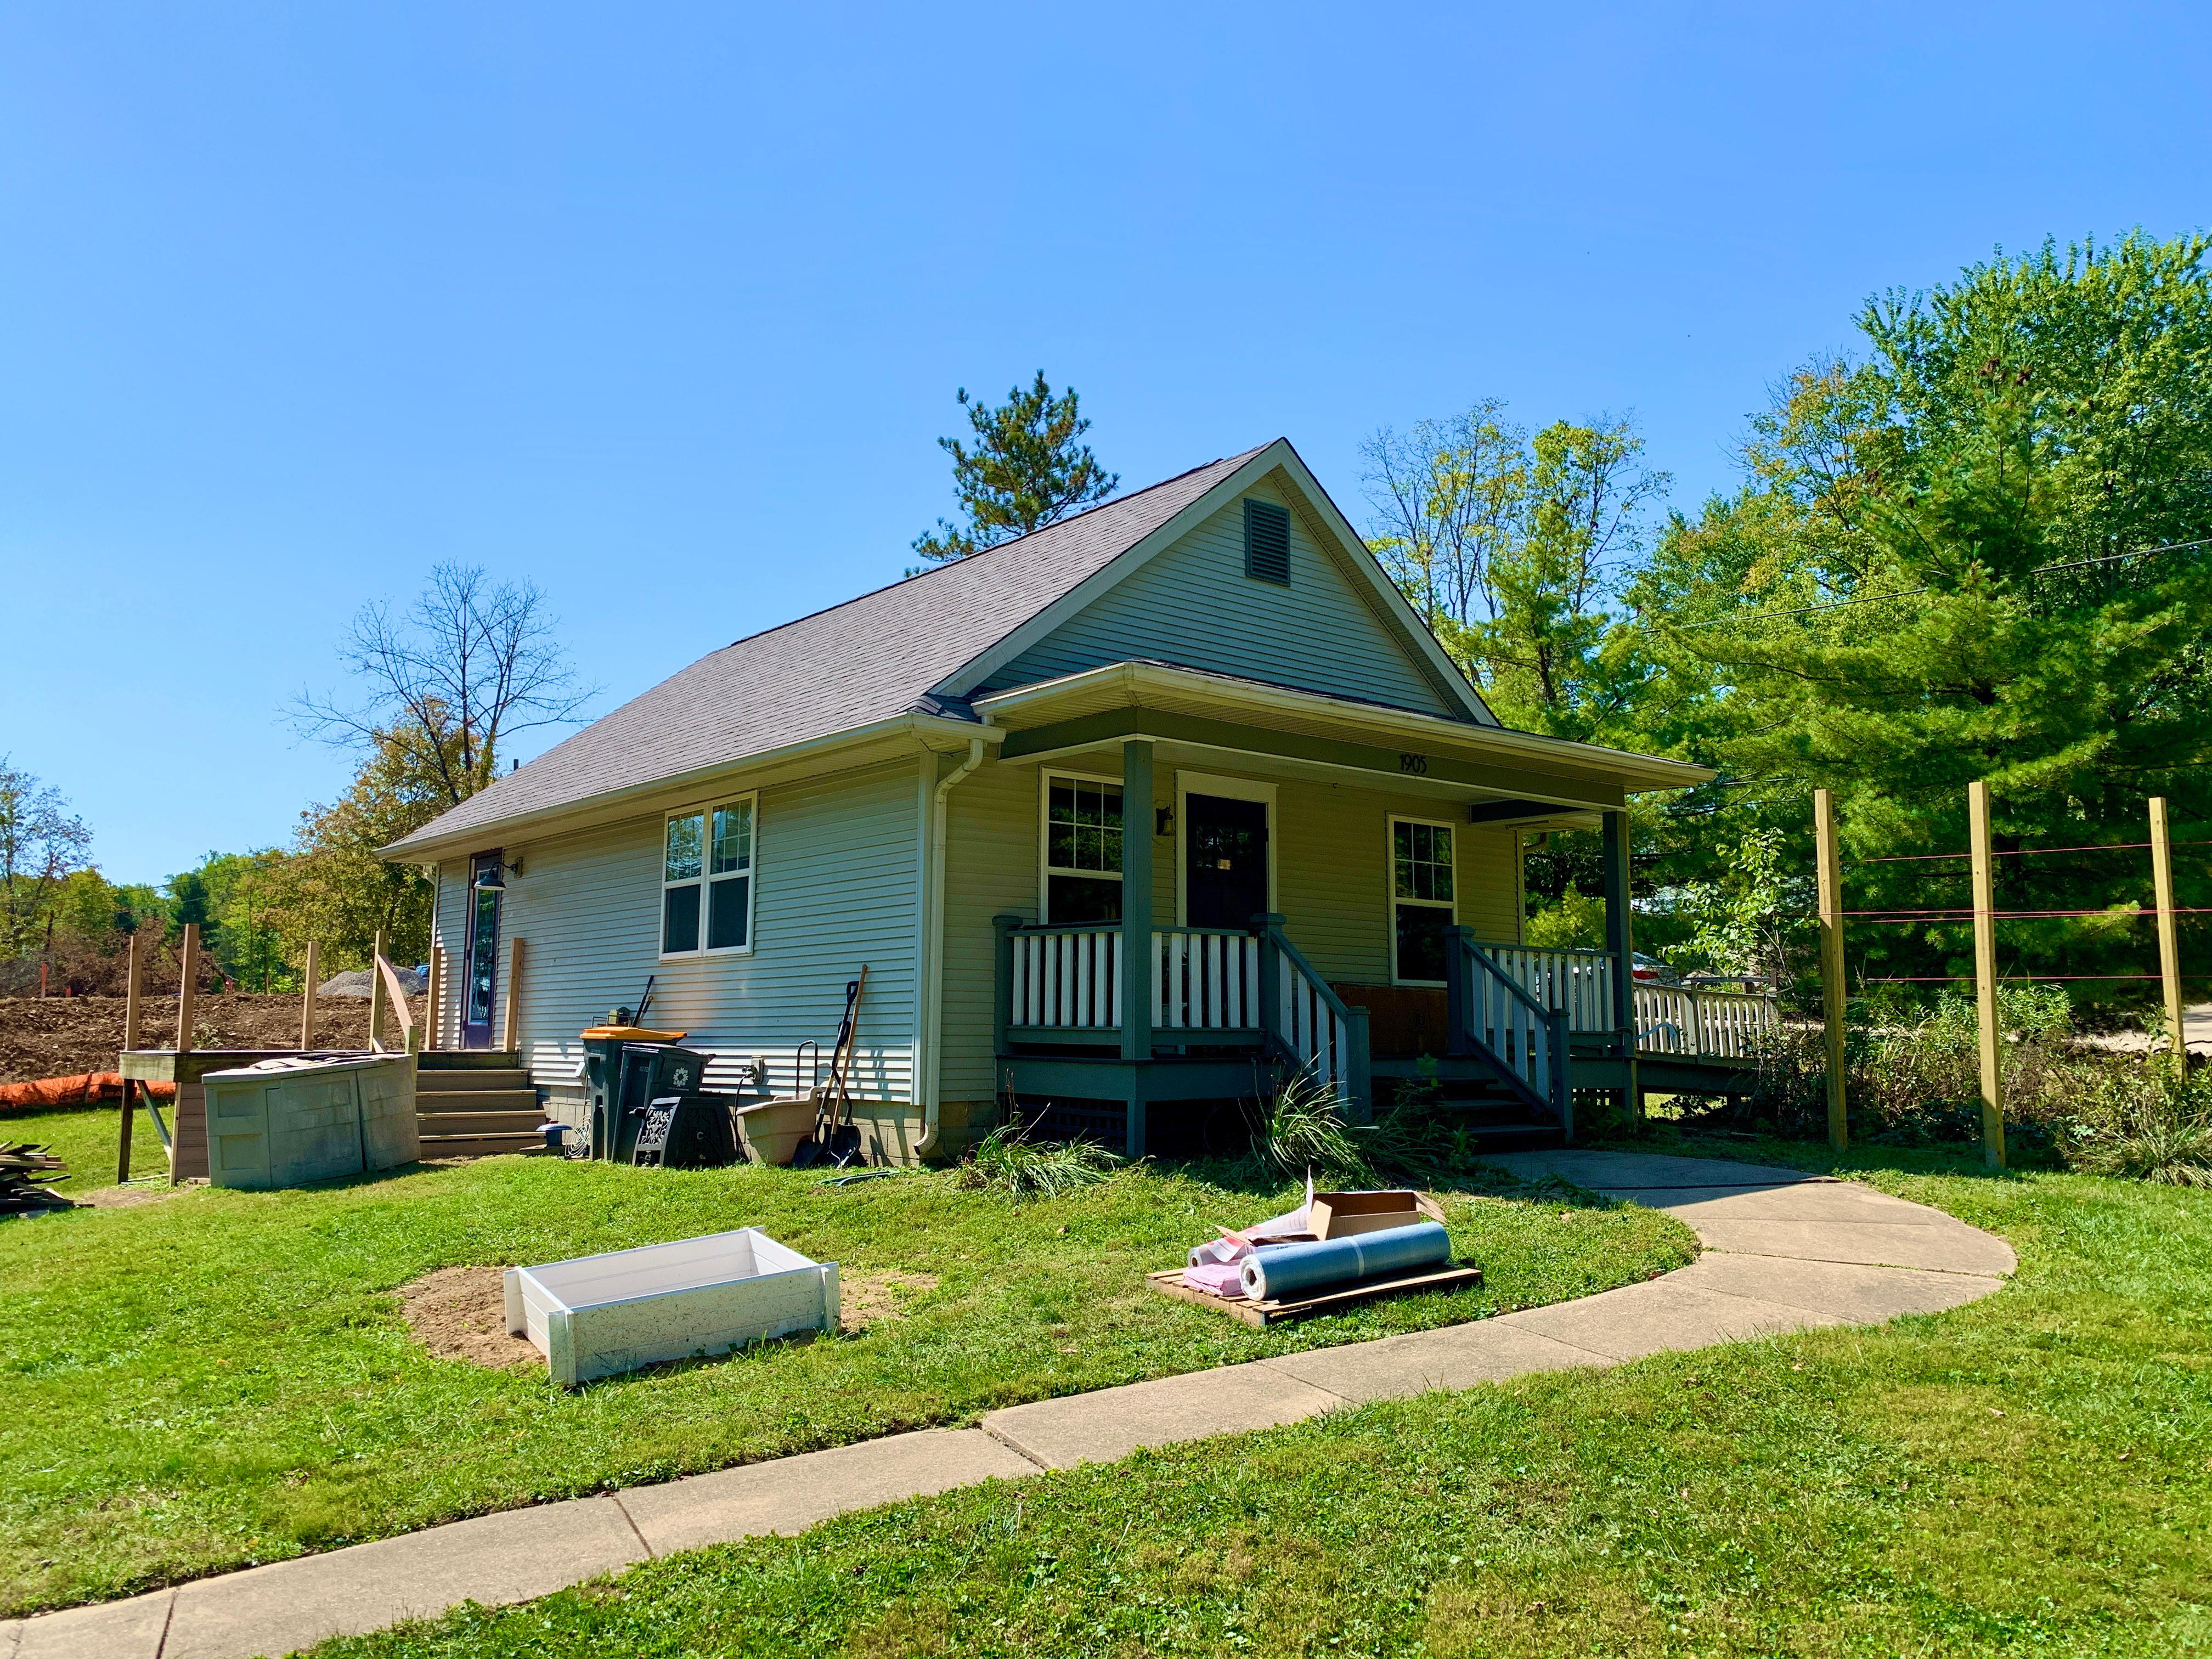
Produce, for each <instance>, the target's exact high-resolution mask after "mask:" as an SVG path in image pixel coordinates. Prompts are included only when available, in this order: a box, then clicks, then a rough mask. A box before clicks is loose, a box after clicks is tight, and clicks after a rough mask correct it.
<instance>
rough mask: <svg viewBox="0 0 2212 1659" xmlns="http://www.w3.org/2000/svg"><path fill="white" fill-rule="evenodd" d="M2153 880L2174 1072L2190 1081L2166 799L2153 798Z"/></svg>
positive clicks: (2160, 797)
mask: <svg viewBox="0 0 2212 1659" xmlns="http://www.w3.org/2000/svg"><path fill="white" fill-rule="evenodd" d="M2150 879H2151V887H2152V890H2153V891H2154V893H2155V895H2156V896H2157V899H2158V977H2159V981H2160V988H2161V989H2162V990H2163V991H2164V992H2165V993H2166V1032H2167V1035H2168V1036H2169V1038H2170V1039H2171V1040H2172V1043H2173V1065H2174V1070H2175V1071H2176V1072H2177V1073H2179V1074H2180V1079H2181V1081H2183V1082H2184V1083H2186V1082H2187V1081H2189V1042H2188V1028H2187V1027H2186V1026H2185V1024H2183V1018H2184V1016H2183V1013H2182V1008H2181V940H2180V938H2179V935H2178V934H2177V933H2175V932H2174V926H2173V832H2172V829H2171V828H2170V827H2169V826H2168V825H2167V823H2166V797H2165V796H2163V795H2153V796H2152V797H2151V798H2150Z"/></svg>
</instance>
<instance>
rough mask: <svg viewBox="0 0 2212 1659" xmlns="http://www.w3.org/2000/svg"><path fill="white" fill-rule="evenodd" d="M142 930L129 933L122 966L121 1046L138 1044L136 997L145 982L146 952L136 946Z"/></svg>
mask: <svg viewBox="0 0 2212 1659" xmlns="http://www.w3.org/2000/svg"><path fill="white" fill-rule="evenodd" d="M143 937H144V933H143V929H142V930H141V931H139V932H137V933H132V934H131V955H130V957H129V959H128V960H127V961H126V962H125V963H124V967H123V1047H124V1049H125V1052H126V1053H127V1052H128V1051H129V1050H131V1049H132V1048H137V1046H138V998H139V994H140V992H141V991H142V990H143V989H144V987H145V982H146V953H145V952H144V951H141V950H140V949H139V948H138V941H139V939H142V938H143Z"/></svg>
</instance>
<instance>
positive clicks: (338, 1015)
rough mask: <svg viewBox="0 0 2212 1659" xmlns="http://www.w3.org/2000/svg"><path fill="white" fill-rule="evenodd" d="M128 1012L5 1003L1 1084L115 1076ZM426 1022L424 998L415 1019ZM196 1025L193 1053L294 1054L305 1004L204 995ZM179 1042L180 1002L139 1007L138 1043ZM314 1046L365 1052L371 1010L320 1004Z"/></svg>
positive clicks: (75, 1002)
mask: <svg viewBox="0 0 2212 1659" xmlns="http://www.w3.org/2000/svg"><path fill="white" fill-rule="evenodd" d="M123 1008H124V1000H123V999H122V998H121V997H0V1083H24V1082H27V1081H29V1080H30V1079H33V1078H42V1077H67V1076H70V1074H72V1073H78V1072H112V1071H113V1070H114V1069H115V1056H116V1055H117V1054H118V1053H120V1052H121V1050H122V1048H123ZM415 1017H416V1018H417V1019H420V1018H422V999H421V998H419V997H418V998H416V1000H415ZM192 1023H193V1024H195V1025H196V1026H197V1027H198V1028H199V1029H198V1030H197V1031H196V1032H195V1033H194V1034H193V1040H192V1047H194V1048H296V1047H298V1046H299V1042H300V999H299V997H298V996H297V995H296V994H289V993H288V994H282V995H270V996H260V995H256V994H253V993H252V992H247V991H224V992H216V993H203V994H201V996H200V999H199V1003H198V1006H197V1009H196V1011H195V1012H194V1014H193V1019H192ZM395 1024H396V1022H395ZM176 1037H177V1003H176V999H175V997H174V996H173V995H170V996H165V997H158V998H155V997H149V998H148V999H146V1000H145V1001H144V1002H143V1004H142V1005H141V1006H140V1013H139V1026H138V1042H139V1045H140V1046H141V1047H142V1048H172V1047H173V1046H174V1045H175V1042H176ZM315 1042H316V1044H317V1045H318V1046H319V1047H321V1048H367V1047H368V1003H367V1002H366V1001H364V1000H360V999H357V998H351V997H323V998H321V999H319V1000H318V1003H317V1006H316V1009H315Z"/></svg>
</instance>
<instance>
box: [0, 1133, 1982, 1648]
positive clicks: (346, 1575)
mask: <svg viewBox="0 0 2212 1659" xmlns="http://www.w3.org/2000/svg"><path fill="white" fill-rule="evenodd" d="M1495 1161H1496V1162H1498V1163H1499V1164H1504V1165H1505V1166H1506V1167H1507V1168H1508V1169H1510V1170H1513V1171H1514V1172H1515V1173H1516V1174H1518V1175H1522V1176H1528V1177H1535V1176H1542V1175H1546V1174H1556V1175H1559V1176H1564V1177H1565V1178H1566V1179H1567V1180H1569V1181H1571V1182H1574V1183H1575V1184H1576V1185H1577V1186H1580V1187H1584V1188H1594V1189H1595V1190H1596V1191H1598V1192H1601V1193H1603V1194H1607V1195H1608V1196H1611V1197H1614V1198H1620V1199H1626V1200H1633V1201H1635V1202H1637V1203H1639V1204H1646V1205H1650V1206H1652V1207H1654V1208H1656V1209H1662V1210H1666V1211H1668V1212H1671V1213H1673V1214H1674V1215H1677V1216H1680V1218H1682V1219H1683V1220H1684V1221H1686V1222H1687V1223H1688V1224H1689V1225H1691V1227H1692V1228H1693V1229H1695V1230H1696V1231H1697V1234H1698V1237H1699V1239H1700V1240H1702V1241H1703V1243H1704V1244H1705V1254H1704V1255H1701V1256H1700V1257H1699V1259H1698V1261H1696V1262H1695V1263H1693V1264H1692V1265H1691V1266H1690V1267H1684V1268H1682V1269H1681V1270H1680V1271H1679V1272H1676V1273H1668V1274H1667V1275H1666V1276H1665V1277H1664V1278H1662V1279H1653V1280H1650V1282H1648V1283H1646V1284H1642V1285H1629V1286H1627V1287H1626V1288H1625V1289H1622V1290H1617V1291H1606V1292H1604V1293H1603V1294H1602V1295H1599V1296H1593V1297H1585V1298H1583V1300H1581V1301H1578V1302H1565V1303H1559V1304H1553V1306H1550V1307H1545V1308H1534V1309H1531V1310H1528V1311H1527V1312H1525V1313H1516V1314H1507V1315H1504V1316H1501V1317H1498V1318H1496V1319H1486V1320H1481V1321H1479V1322H1475V1323H1474V1324H1468V1325H1455V1326H1452V1327H1449V1328H1447V1329H1443V1330H1435V1331H1422V1332H1419V1333H1417V1334H1412V1335H1407V1336H1391V1337H1384V1338H1383V1339H1382V1340H1379V1341H1375V1342H1359V1343H1353V1344H1351V1345H1349V1346H1344V1347H1339V1348H1324V1349H1321V1350H1318V1351H1316V1352H1310V1353H1300V1354H1289V1355H1285V1356H1284V1357H1283V1358H1277V1359H1261V1360H1255V1361H1253V1362H1251V1363H1249V1364H1243V1365H1229V1366H1225V1367H1223V1368H1221V1369H1219V1370H1211V1371H1200V1372H1194V1373H1193V1374H1191V1375H1188V1376H1171V1377H1164V1378H1162V1379H1160V1380H1159V1381H1158V1382H1152V1383H1132V1384H1130V1385H1129V1386H1127V1387H1126V1388H1119V1389H1102V1390H1100V1391H1098V1392H1097V1393H1094V1394H1086V1395H1069V1396H1066V1397H1065V1398H1062V1399H1058V1400H1040V1401H1036V1402H1034V1403H1032V1404H1030V1405H1026V1406H1013V1407H1008V1408H1007V1409H1006V1410H1005V1411H998V1412H993V1413H989V1414H988V1415H987V1416H986V1417H985V1418H984V1419H983V1421H982V1425H981V1427H980V1428H974V1429H959V1430H944V1429H933V1430H927V1431H923V1432H921V1433H918V1434H902V1435H894V1436H892V1437H890V1438H887V1439H883V1440H872V1441H866V1442H863V1443H860V1444H857V1445H852V1446H843V1447H839V1448H837V1449H835V1450H831V1451H821V1452H809V1453H806V1454H805V1455H802V1456H798V1457H787V1458H782V1459H779V1460H778V1461H776V1462H770V1463H757V1464H753V1465H751V1466H750V1467H747V1468H736V1469H728V1470H725V1471H723V1472H721V1473H720V1474H702V1475H694V1476H692V1477H690V1478H689V1479H686V1480H671V1481H670V1482H668V1483H666V1484H665V1485H663V1486H638V1487H633V1488H631V1489H629V1490H628V1491H625V1492H617V1493H615V1494H612V1495H611V1496H607V1497H603V1498H579V1499H576V1500H574V1501H573V1502H570V1503H564V1504H544V1505H543V1506H541V1507H538V1508H536V1509H526V1510H507V1511H506V1512H504V1513H502V1514H498V1515H487V1516H480V1517H478V1518H477V1519H476V1520H473V1521H459V1522H453V1524H451V1525H449V1526H442V1527H434V1528H429V1529H428V1530H426V1531H423V1532H419V1533H411V1534H406V1535H405V1536H403V1537H398V1538H389V1539H386V1540H383V1541H380V1542H378V1543H374V1544H359V1545H356V1546H354V1547H351V1548H349V1549H343V1550H333V1551H331V1552H330V1553H327V1554H324V1555H309V1556H302V1557H300V1558H298V1559H294V1560H290V1561H279V1562H276V1563H273V1564H271V1565H268V1566H265V1567H252V1568H249V1569H248V1570H246V1571H243V1572H233V1573H226V1574H224V1575H223V1576H222V1577H216V1578H203V1579H199V1580H197V1581H195V1582H194V1583H188V1584H184V1585H180V1586H179V1587H178V1588H176V1589H165V1590H157V1591H155V1592H154V1593H153V1594H151V1595H140V1596H135V1597H133V1598H132V1599H131V1600H130V1601H112V1602H106V1603H102V1604H100V1605H99V1606H95V1607H76V1608H72V1609H70V1611H68V1612H65V1613H49V1614H46V1615H45V1616H43V1617H40V1618H37V1619H30V1620H16V1621H13V1622H11V1623H9V1624H7V1625H5V1626H0V1659H34V1656H35V1659H48V1656H59V1655H69V1656H98V1659H249V1656H254V1655H280V1654H285V1653H289V1652H291V1651H292V1650H295V1649H298V1648H303V1647H307V1646H309V1645H311V1644H313V1643H316V1642H319V1641H320V1640H322V1639H323V1638H325V1637H328V1636H336V1635H340V1634H352V1633H356V1632H363V1631H371V1630H378V1629H380V1628H382V1627H383V1626H386V1625H390V1624H394V1623H397V1622H398V1620H402V1619H405V1618H410V1617H426V1616H430V1615H434V1614H436V1613H442V1612H443V1611H445V1610H446V1609H447V1608H448V1607H453V1606H454V1605H456V1604H457V1603H459V1602H461V1601H479V1602H483V1603H486V1604H498V1603H504V1602H512V1601H527V1600H529V1599H530V1598H532V1597H533V1596H538V1595H548V1594H550V1593H551V1592H552V1591H554V1590H556V1589H562V1588H563V1587H564V1586H566V1585H569V1584H574V1583H579V1582H580V1581H582V1580H584V1579H586V1578H592V1577H597V1576H599V1575H600V1574H602V1573H611V1572H617V1571H621V1570H622V1569H623V1568H624V1567H627V1566H629V1565H632V1564H634V1563H635V1562H639V1561H643V1560H647V1559H650V1558H652V1557H654V1556H659V1555H665V1554H667V1553H670V1552H671V1551H674V1550H684V1549H696V1548H697V1547H700V1546H701V1545H704V1544H714V1543H721V1542H726V1541H729V1540H732V1539H738V1538H750V1537H755V1536H758V1535H760V1534H764V1533H785V1534H789V1533H796V1532H799V1531H801V1530H803V1529H805V1528H807V1527H810V1526H812V1525H813V1524H815V1523H816V1522H819V1521H825V1520H828V1519H829V1517H830V1516H835V1515H842V1514H843V1513H845V1512H846V1511H848V1510H862V1509H872V1508H873V1507H875V1506H876V1505H878V1504H889V1503H894V1502H896V1501H897V1500H899V1499H901V1498H917V1497H925V1496H927V1495H928V1494H930V1493H933V1492H944V1491H946V1490H948V1489H950V1488H951V1487H954V1486H968V1485H971V1484H973V1483H975V1482H977V1481H981V1480H989V1479H991V1478H993V1477H994V1476H995V1477H997V1478H999V1479H1000V1480H1019V1479H1021V1478H1023V1477H1024V1476H1027V1475H1031V1474H1036V1472H1037V1471H1038V1470H1040V1469H1059V1468H1071V1467H1073V1465H1075V1464H1078V1463H1091V1462H1108V1461H1110V1460H1112V1459H1115V1458H1119V1457H1124V1456H1127V1455H1128V1454H1129V1453H1131V1452H1133V1451H1134V1450H1135V1449H1137V1448H1138V1447H1139V1446H1158V1445H1164V1444H1166V1443H1170V1442H1174V1441H1178V1440H1193V1439H1199V1438H1202V1437H1205V1436H1207V1435H1216V1434H1235V1433H1239V1432H1242V1431H1246V1430H1249V1429H1262V1428H1270V1427H1273V1426H1274V1425H1278V1424H1282V1423H1294V1422H1297V1420H1298V1419H1301V1418H1306V1417H1312V1416H1315V1415H1316V1414H1318V1413H1322V1412H1326V1411H1333V1410H1335V1409H1337V1408H1339V1407H1344V1406H1347V1405H1357V1404H1360V1403H1362V1402H1364V1401H1370V1400H1386V1399H1395V1398H1400V1397H1402V1396H1405V1395H1415V1394H1420V1393H1423V1392H1425V1391H1426V1390H1428V1389H1465V1388H1471V1387H1473V1386H1474V1385H1475V1384H1476V1383H1494V1382H1498V1381H1499V1380H1501V1379H1503V1378H1505V1377H1509V1376H1522V1375H1524V1374H1526V1373H1528V1372H1531V1371H1547V1370H1567V1369H1569V1368H1571V1367H1575V1366H1603V1365H1613V1364H1620V1363H1621V1362H1622V1361H1625V1360H1629V1359H1634V1358H1639V1357H1640V1356H1642V1355H1644V1354H1650V1353H1657V1352H1663V1351H1666V1350H1670V1349H1674V1350H1681V1349H1690V1348H1702V1347H1706V1346H1711V1345H1712V1344H1714V1343H1720V1342H1734V1341H1741V1340H1744V1339H1746V1338H1748V1337H1758V1336H1771V1335H1776V1334H1780V1333H1783V1332H1786V1331H1801V1330H1807V1329H1810V1328H1813V1327H1814V1326H1820V1325H1852V1324H1876V1323H1879V1322H1881V1321H1883V1320H1886V1319H1890V1318H1893V1317H1895V1316H1898V1315H1900V1314H1909V1313H1935V1312H1939V1311H1941V1310H1943V1309H1946V1308H1955V1307H1957V1306H1959V1305H1960V1304H1962V1303H1966V1302H1972V1301H1973V1300H1974V1299H1975V1298H1976V1297H1984V1296H1987V1295H1989V1294H1990V1292H1991V1291H1995V1290H1996V1289H1997V1288H1998V1287H1999V1286H2000V1285H2002V1282H2003V1278H2004V1275H2006V1274H2008V1273H2011V1272H2012V1271H2013V1268H2014V1266H2015V1262H2014V1258H2013V1253H2012V1250H2011V1249H2010V1248H2009V1247H2008V1246H2007V1245H2006V1244H2005V1243H2003V1241H2002V1240H2001V1239H1997V1238H1993V1237H1990V1235H1989V1234H1987V1233H1984V1232H1981V1231H1977V1230H1976V1229H1974V1228H1972V1227H1969V1226H1967V1225H1966V1224H1965V1223H1964V1222H1961V1221H1957V1220H1954V1219H1953V1218H1951V1217H1949V1216H1947V1215H1945V1214H1943V1213H1942V1212H1940V1211H1936V1210H1931V1209H1928V1208H1925V1207H1924V1206H1921V1205H1917V1204H1908V1203H1905V1201H1904V1200H1901V1199H1895V1198H1890V1197H1887V1196H1886V1195H1884V1194H1881V1193H1877V1192H1874V1191H1872V1190H1870V1189H1869V1188H1865V1187H1861V1186H1857V1185H1855V1184H1853V1183H1851V1182H1841V1181H1834V1180H1831V1179H1828V1178H1826V1177H1823V1176H1802V1175H1798V1174H1796V1173H1795V1172H1793V1171H1790V1170H1771V1169H1764V1168H1760V1167H1759V1166H1757V1165H1753V1164H1729V1163H1722V1162H1717V1161H1716V1160H1713V1159H1711V1158H1657V1157H1650V1156H1647V1155H1644V1154H1642V1153H1632V1152H1519V1153H1514V1154H1512V1155H1510V1156H1507V1157H1504V1158H1498V1159H1497V1160H1495Z"/></svg>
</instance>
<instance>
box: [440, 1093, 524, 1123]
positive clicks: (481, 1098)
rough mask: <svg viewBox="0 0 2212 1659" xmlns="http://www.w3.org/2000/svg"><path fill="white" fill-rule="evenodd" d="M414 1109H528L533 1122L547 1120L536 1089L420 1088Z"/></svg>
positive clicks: (467, 1110) (507, 1110) (453, 1110)
mask: <svg viewBox="0 0 2212 1659" xmlns="http://www.w3.org/2000/svg"><path fill="white" fill-rule="evenodd" d="M415 1109H416V1111H417V1112H420V1113H423V1114H425V1115H427V1114H429V1113H432V1112H527V1113H529V1114H530V1121H532V1122H533V1123H537V1122H541V1121H544V1113H543V1112H541V1111H540V1110H539V1109H538V1091H537V1090H535V1089H456V1090H454V1091H453V1092H452V1093H451V1094H447V1093H446V1092H445V1091H442V1090H437V1089H424V1088H420V1087H418V1088H417V1089H416V1091H415Z"/></svg>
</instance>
